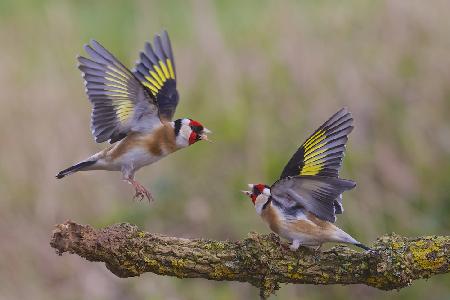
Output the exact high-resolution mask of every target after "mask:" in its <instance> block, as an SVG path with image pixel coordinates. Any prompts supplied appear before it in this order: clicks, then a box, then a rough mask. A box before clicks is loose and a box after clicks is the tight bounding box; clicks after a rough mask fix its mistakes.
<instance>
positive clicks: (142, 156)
mask: <svg viewBox="0 0 450 300" xmlns="http://www.w3.org/2000/svg"><path fill="white" fill-rule="evenodd" d="M163 157H164V155H152V154H151V153H150V152H148V151H147V149H145V148H134V149H132V150H130V151H128V152H127V153H124V154H123V155H122V156H121V157H120V158H118V159H117V163H118V164H119V165H120V167H121V168H122V169H123V168H125V169H131V170H134V171H136V170H138V169H140V168H142V167H143V166H146V165H149V164H152V163H154V162H156V161H158V160H160V159H161V158H163Z"/></svg>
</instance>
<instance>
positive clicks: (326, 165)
mask: <svg viewBox="0 0 450 300" xmlns="http://www.w3.org/2000/svg"><path fill="white" fill-rule="evenodd" d="M352 123H353V118H352V115H351V113H350V112H349V111H348V110H347V108H342V109H341V110H340V111H338V112H337V113H335V114H334V115H333V116H332V117H331V118H330V119H329V120H328V121H326V122H325V123H324V124H323V125H322V126H320V127H319V129H317V130H316V131H315V132H314V133H313V134H312V135H311V136H310V137H309V138H308V139H307V140H306V141H305V142H304V143H303V145H301V146H300V148H299V149H298V150H297V152H296V153H295V154H294V155H293V156H292V158H291V159H290V160H289V162H288V163H287V165H286V166H285V167H284V169H283V172H282V173H281V176H280V179H282V178H285V177H288V176H296V175H319V176H331V177H338V174H339V168H340V167H341V164H342V159H343V157H344V151H345V143H347V140H348V138H347V135H348V134H349V133H350V132H351V131H352V130H353V126H352Z"/></svg>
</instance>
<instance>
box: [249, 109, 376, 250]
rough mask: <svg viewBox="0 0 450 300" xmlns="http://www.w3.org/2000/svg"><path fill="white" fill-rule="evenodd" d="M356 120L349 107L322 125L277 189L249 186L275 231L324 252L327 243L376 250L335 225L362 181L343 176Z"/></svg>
mask: <svg viewBox="0 0 450 300" xmlns="http://www.w3.org/2000/svg"><path fill="white" fill-rule="evenodd" d="M352 123H353V118H352V116H351V114H350V112H348V110H347V109H346V108H343V109H341V110H340V111H338V112H337V113H336V114H334V115H333V116H332V117H331V118H330V119H329V120H328V121H326V122H325V123H324V124H323V125H322V126H320V127H319V129H317V130H316V131H315V132H314V133H313V134H312V135H311V136H310V137H309V138H308V139H307V140H306V141H305V142H304V143H303V145H301V147H300V148H299V149H298V150H297V152H296V153H295V154H294V155H293V156H292V158H291V159H290V160H289V162H288V163H287V165H286V166H285V168H284V170H283V172H282V173H281V176H280V179H279V180H277V181H276V182H275V183H274V184H272V186H270V187H269V186H268V185H265V184H249V187H250V189H251V190H250V191H243V192H244V193H245V194H246V195H248V196H249V197H250V198H251V200H252V202H253V204H254V206H255V209H256V212H257V213H258V214H259V215H260V216H261V217H262V219H263V220H264V221H265V222H266V223H267V224H268V225H269V227H270V229H271V230H272V231H273V232H275V233H277V234H278V235H280V236H281V237H283V238H285V239H287V240H289V241H291V242H292V244H291V246H290V248H291V249H292V250H297V249H298V247H299V246H300V245H302V246H306V247H312V248H317V249H319V248H320V247H321V246H322V244H323V243H325V242H338V243H348V244H353V245H355V246H358V247H361V248H363V249H365V250H370V248H368V247H367V246H365V245H363V244H361V243H360V242H358V241H357V240H355V239H354V238H353V237H351V236H350V235H349V234H347V233H346V232H344V231H343V230H341V229H339V228H338V227H337V226H336V225H334V224H333V223H334V222H335V221H336V214H341V213H342V212H343V211H344V209H343V206H342V193H343V192H344V191H347V190H351V189H353V188H354V187H355V186H356V183H355V182H353V181H351V180H346V179H340V178H339V176H338V175H339V168H340V167H341V164H342V159H343V157H344V151H345V144H346V142H347V140H348V138H347V135H348V134H349V133H350V132H351V131H352V130H353V126H352Z"/></svg>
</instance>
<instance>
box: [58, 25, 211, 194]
mask: <svg viewBox="0 0 450 300" xmlns="http://www.w3.org/2000/svg"><path fill="white" fill-rule="evenodd" d="M84 49H85V51H86V52H87V53H88V54H89V56H90V58H85V57H82V56H79V57H78V62H79V66H78V67H79V69H80V70H81V72H82V74H83V78H84V80H85V86H86V94H87V95H88V98H89V100H90V102H91V103H92V106H93V108H92V117H91V129H92V134H93V136H94V138H95V141H96V142H97V143H102V142H105V141H108V140H109V142H110V143H111V144H113V145H111V146H109V147H107V148H106V149H104V150H102V151H100V152H98V153H96V154H94V155H92V156H91V157H89V158H87V159H86V160H83V161H81V162H79V163H77V164H75V165H73V166H71V167H69V168H67V169H65V170H62V171H61V172H59V173H58V174H57V175H56V178H63V177H64V176H67V175H69V174H72V173H75V172H78V171H90V170H107V171H120V172H122V175H123V179H124V180H125V181H127V182H128V183H130V184H131V185H133V187H134V188H135V190H136V194H135V196H134V197H138V198H140V199H143V198H144V197H146V198H147V199H148V200H151V199H153V197H152V195H151V193H150V192H149V191H148V190H147V189H146V188H145V187H144V186H143V185H141V184H140V183H139V182H137V181H136V180H135V179H134V174H135V172H136V171H137V170H139V169H140V168H142V167H143V166H146V165H149V164H152V163H155V162H156V161H158V160H160V159H161V158H163V157H165V156H167V155H168V154H170V153H173V152H175V151H177V150H179V149H182V148H185V147H187V146H190V145H192V144H194V143H196V142H197V141H199V140H208V137H207V134H208V133H210V131H209V130H208V129H207V128H205V127H203V125H202V124H201V123H199V122H197V121H194V120H192V119H188V118H183V119H177V120H175V121H172V117H173V115H174V113H175V109H176V107H177V104H178V91H177V88H176V71H175V61H174V58H173V53H172V47H171V45H170V40H169V36H168V34H167V32H166V31H163V32H162V34H161V36H160V35H155V38H154V41H153V47H152V45H151V44H150V43H146V44H145V48H144V51H142V52H141V53H140V60H139V61H138V62H137V65H136V67H135V69H134V70H133V71H130V70H128V69H127V68H126V67H125V66H124V65H123V64H122V63H121V62H119V60H117V59H116V58H115V57H114V56H113V55H112V54H111V53H110V52H109V51H108V50H106V49H105V48H104V47H103V46H102V45H100V44H99V43H98V42H96V41H95V40H92V41H91V42H90V45H85V46H84Z"/></svg>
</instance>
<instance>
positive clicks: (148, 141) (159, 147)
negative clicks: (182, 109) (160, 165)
mask: <svg viewBox="0 0 450 300" xmlns="http://www.w3.org/2000/svg"><path fill="white" fill-rule="evenodd" d="M144 143H145V146H146V147H147V149H148V151H149V152H150V153H152V154H153V155H162V154H164V155H167V154H169V153H172V152H174V151H176V150H178V147H177V145H176V142H175V132H174V130H173V127H172V126H170V125H169V124H167V123H166V124H164V125H163V126H162V127H160V128H158V129H157V130H155V131H154V132H153V134H152V135H150V136H148V137H145V138H144Z"/></svg>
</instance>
